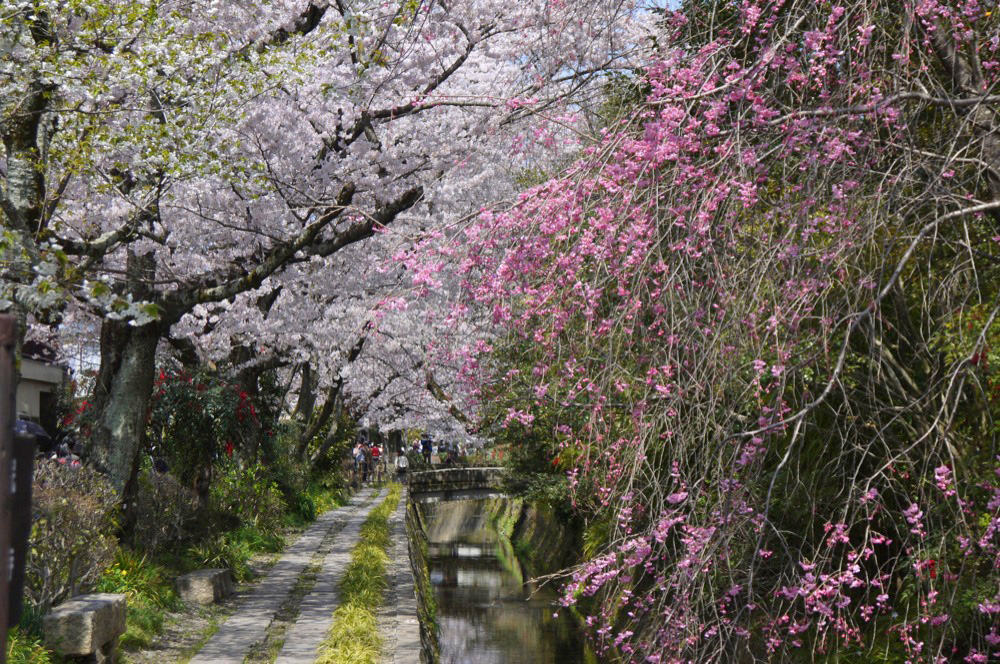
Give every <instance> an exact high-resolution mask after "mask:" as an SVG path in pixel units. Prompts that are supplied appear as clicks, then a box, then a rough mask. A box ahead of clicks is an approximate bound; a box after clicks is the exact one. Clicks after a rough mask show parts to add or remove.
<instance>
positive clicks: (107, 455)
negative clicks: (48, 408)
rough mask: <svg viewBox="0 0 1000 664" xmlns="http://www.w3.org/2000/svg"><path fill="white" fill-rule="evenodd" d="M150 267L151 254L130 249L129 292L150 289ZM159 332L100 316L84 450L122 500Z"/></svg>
mask: <svg viewBox="0 0 1000 664" xmlns="http://www.w3.org/2000/svg"><path fill="white" fill-rule="evenodd" d="M155 271H156V263H155V259H154V258H153V256H152V254H146V255H141V256H140V255H136V254H134V253H133V254H129V257H128V266H127V272H128V281H129V286H130V292H132V293H133V294H134V295H135V296H138V297H140V298H141V297H143V296H144V295H146V294H148V293H149V292H151V288H150V284H151V283H152V280H153V275H154V273H155ZM160 336H161V329H160V326H159V325H158V324H156V323H149V324H147V325H142V326H135V325H132V324H130V322H129V321H123V320H111V319H105V320H104V323H103V324H102V326H101V368H100V371H99V373H98V376H97V383H96V384H95V385H94V393H93V399H92V403H91V407H92V408H93V413H94V422H93V424H92V425H91V435H90V438H89V441H88V445H87V449H86V455H87V457H88V459H89V460H90V461H91V462H92V463H93V464H94V465H96V466H97V467H98V468H100V469H101V470H102V471H104V472H105V473H107V475H108V477H109V479H110V480H111V482H112V484H113V485H114V486H115V488H116V489H117V490H118V491H119V493H121V494H122V495H123V496H125V497H126V499H127V497H128V495H129V494H130V493H131V488H132V487H131V484H132V483H133V482H134V480H135V475H136V471H137V470H138V467H139V453H140V451H141V450H142V448H143V446H144V445H145V441H146V418H147V415H148V413H149V407H150V399H151V397H152V394H153V380H154V377H155V373H156V346H157V344H158V343H159V341H160Z"/></svg>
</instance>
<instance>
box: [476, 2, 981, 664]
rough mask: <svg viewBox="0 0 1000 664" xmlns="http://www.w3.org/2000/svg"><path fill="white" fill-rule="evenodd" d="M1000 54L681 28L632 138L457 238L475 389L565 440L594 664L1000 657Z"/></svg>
mask: <svg viewBox="0 0 1000 664" xmlns="http://www.w3.org/2000/svg"><path fill="white" fill-rule="evenodd" d="M998 34H1000V13H998V12H997V11H996V5H995V3H985V2H979V1H978V0H958V1H955V2H943V1H939V0H919V1H914V2H907V1H902V2H891V1H880V0H857V1H847V2H843V3H836V2H832V3H816V2H812V1H811V0H809V1H804V0H777V1H773V2H771V1H755V0H743V1H740V2H736V1H734V2H700V1H697V0H693V1H690V2H682V3H680V4H679V6H678V5H672V8H671V9H669V10H667V11H665V12H664V14H663V15H662V22H661V25H660V34H659V36H658V37H657V55H656V57H655V58H654V59H653V60H652V61H650V62H649V63H648V65H647V66H646V67H645V68H644V69H643V71H642V72H641V73H639V74H637V75H636V76H635V78H634V79H633V80H631V81H629V82H628V85H625V86H623V88H622V91H620V93H619V97H620V98H619V100H618V103H617V106H618V107H620V108H623V109H625V111H624V112H623V113H621V114H620V116H619V117H616V118H614V119H613V120H611V121H609V122H607V123H606V124H605V126H604V128H603V130H601V131H600V133H599V135H596V136H594V137H593V140H592V142H591V143H590V145H589V147H587V148H586V149H584V150H582V151H581V153H580V154H579V157H578V158H577V159H576V160H575V162H574V163H573V164H572V165H571V166H570V167H568V168H566V169H565V170H562V171H561V172H558V173H557V174H555V175H554V176H553V177H551V179H549V180H548V181H546V182H544V183H543V184H541V185H539V186H536V187H534V188H532V189H530V190H528V191H526V192H525V193H523V194H522V195H521V196H520V197H519V198H518V199H517V201H516V202H515V203H513V204H511V205H508V206H506V207H502V208H501V207H495V208H490V209H484V211H483V212H482V214H481V216H480V217H479V219H478V222H477V223H476V224H474V225H473V226H472V227H470V228H469V229H468V231H467V241H468V246H467V248H466V251H467V253H466V255H465V259H464V262H463V264H462V271H463V274H464V275H465V279H466V292H467V296H468V302H469V305H470V308H471V310H473V311H476V312H479V314H481V315H483V316H484V318H485V320H484V323H485V325H486V326H487V327H493V328H494V330H495V335H494V340H493V341H492V342H491V344H490V346H489V348H492V349H495V351H494V352H493V353H492V354H491V353H489V352H486V353H482V352H480V353H475V352H472V349H470V354H469V360H468V366H467V371H468V374H469V377H470V379H471V380H474V381H478V382H479V384H480V385H481V386H482V388H481V389H482V390H483V393H484V394H486V393H489V394H490V398H491V399H496V398H497V395H501V397H503V398H506V399H508V403H509V404H510V405H509V410H508V412H507V414H506V425H507V426H508V427H515V428H518V427H519V428H520V430H530V429H531V428H532V427H535V426H539V423H540V422H544V423H545V426H548V427H549V429H547V430H546V431H545V432H543V433H544V434H546V435H549V436H550V437H555V438H556V440H557V441H558V448H557V449H558V453H557V454H555V455H554V456H553V458H552V460H551V463H552V465H553V467H554V468H556V469H557V470H558V472H560V473H562V474H564V475H565V477H566V479H567V482H568V485H569V487H570V489H571V491H572V492H573V494H572V495H573V499H574V501H575V506H576V508H577V510H578V511H579V512H580V513H581V514H582V515H584V517H585V519H586V521H587V530H586V536H585V541H586V542H587V547H586V550H587V552H588V555H589V559H588V560H587V561H586V562H585V563H584V564H582V565H580V566H578V567H577V568H575V569H574V570H572V572H571V574H569V575H568V576H566V577H564V578H563V579H562V582H563V593H564V594H563V603H564V604H565V605H566V606H579V607H581V608H582V609H583V610H584V612H585V613H586V614H587V615H588V617H587V624H588V626H589V628H590V631H591V634H592V636H593V637H594V639H595V641H596V643H597V644H598V645H599V646H600V647H601V648H602V649H603V650H604V651H605V652H607V653H618V654H619V655H620V656H623V657H624V658H625V659H626V660H628V661H646V662H737V661H816V660H822V661H852V662H853V661H857V662H862V661H865V662H868V661H906V662H951V661H962V662H969V663H977V662H987V661H995V660H996V658H998V657H1000V629H998V627H997V625H998V616H1000V573H998V572H1000V532H998V531H1000V457H998V453H1000V449H998V446H997V434H998V431H1000V429H998V427H997V422H996V418H997V417H998V416H1000V378H998V375H997V373H996V372H997V369H996V362H997V359H998V358H997V351H996V344H997V342H998V341H1000V322H998V320H997V315H998V311H1000V247H998V243H1000V41H998V40H1000V37H998ZM483 348H484V346H483V345H482V344H480V348H479V349H478V350H480V351H481V350H482V349H483ZM504 348H507V349H514V350H515V351H516V354H517V357H519V358H520V363H516V362H515V363H512V362H511V361H510V359H509V357H510V353H508V354H507V355H502V354H500V353H498V352H496V350H500V349H504ZM543 415H544V417H543ZM553 422H555V424H553Z"/></svg>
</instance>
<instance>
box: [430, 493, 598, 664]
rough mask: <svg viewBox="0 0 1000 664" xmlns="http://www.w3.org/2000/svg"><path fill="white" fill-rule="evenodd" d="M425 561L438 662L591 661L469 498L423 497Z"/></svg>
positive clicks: (570, 625) (551, 599)
mask: <svg viewBox="0 0 1000 664" xmlns="http://www.w3.org/2000/svg"><path fill="white" fill-rule="evenodd" d="M427 507H428V508H429V509H427V510H426V512H425V516H426V521H425V523H426V525H427V530H428V533H427V535H428V543H429V546H428V553H429V560H428V567H429V570H430V578H431V584H432V586H433V588H434V595H435V600H436V602H437V617H438V625H439V627H440V632H439V638H440V646H441V662H442V663H443V664H501V663H503V664H506V663H508V662H512V663H513V662H516V663H518V664H576V663H578V662H579V663H582V664H595V663H596V662H597V659H596V657H594V655H593V653H592V652H591V650H590V648H589V647H588V646H587V645H586V642H585V640H584V639H583V637H582V635H581V634H580V633H579V630H578V629H577V625H576V622H575V620H574V619H573V618H572V616H570V615H569V614H568V613H567V612H565V611H559V612H558V614H559V615H558V617H555V615H554V614H555V613H556V608H557V607H556V599H557V594H556V592H555V590H553V589H551V588H548V587H545V588H539V587H538V586H537V585H535V584H532V583H530V582H526V581H527V575H526V572H525V569H524V567H523V565H522V564H521V562H520V561H519V560H518V557H517V555H515V553H514V550H513V548H512V547H511V544H510V542H508V541H507V540H506V539H505V538H503V537H502V536H501V535H500V534H498V533H497V532H496V529H495V528H493V526H492V524H490V522H489V519H488V518H487V516H486V512H485V509H484V503H483V502H481V501H475V500H462V501H453V502H442V503H436V504H434V505H428V506H427Z"/></svg>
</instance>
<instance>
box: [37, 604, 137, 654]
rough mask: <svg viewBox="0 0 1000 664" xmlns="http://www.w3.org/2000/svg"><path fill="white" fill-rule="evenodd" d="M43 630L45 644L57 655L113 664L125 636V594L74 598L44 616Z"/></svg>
mask: <svg viewBox="0 0 1000 664" xmlns="http://www.w3.org/2000/svg"><path fill="white" fill-rule="evenodd" d="M42 631H43V633H44V635H45V644H46V645H47V646H49V647H50V648H52V649H53V650H54V651H56V652H57V653H59V654H60V655H67V656H72V657H82V658H85V659H83V661H85V662H95V663H96V664H105V663H109V664H110V663H113V662H114V661H115V654H116V653H115V651H116V649H117V648H118V637H119V636H121V635H122V634H124V633H125V595H115V594H111V593H95V594H93V595H77V596H76V597H74V598H72V599H70V600H69V601H66V602H63V603H62V604H60V605H59V606H57V607H55V608H54V609H52V611H51V612H50V613H49V614H48V615H46V616H45V618H44V620H43V622H42Z"/></svg>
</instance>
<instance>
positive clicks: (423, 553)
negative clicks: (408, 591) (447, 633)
mask: <svg viewBox="0 0 1000 664" xmlns="http://www.w3.org/2000/svg"><path fill="white" fill-rule="evenodd" d="M406 536H407V540H408V541H409V552H410V567H411V568H412V570H413V583H414V589H415V591H416V595H417V615H418V616H419V617H420V645H421V654H420V661H421V662H422V663H423V664H437V662H438V661H439V660H440V656H439V653H440V648H439V646H438V625H437V612H436V608H437V607H436V604H435V601H434V589H433V588H432V587H431V577H430V571H429V570H428V567H427V535H426V534H425V532H424V524H423V522H422V518H421V515H420V510H419V506H418V504H417V503H414V502H408V503H407V505H406Z"/></svg>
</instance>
